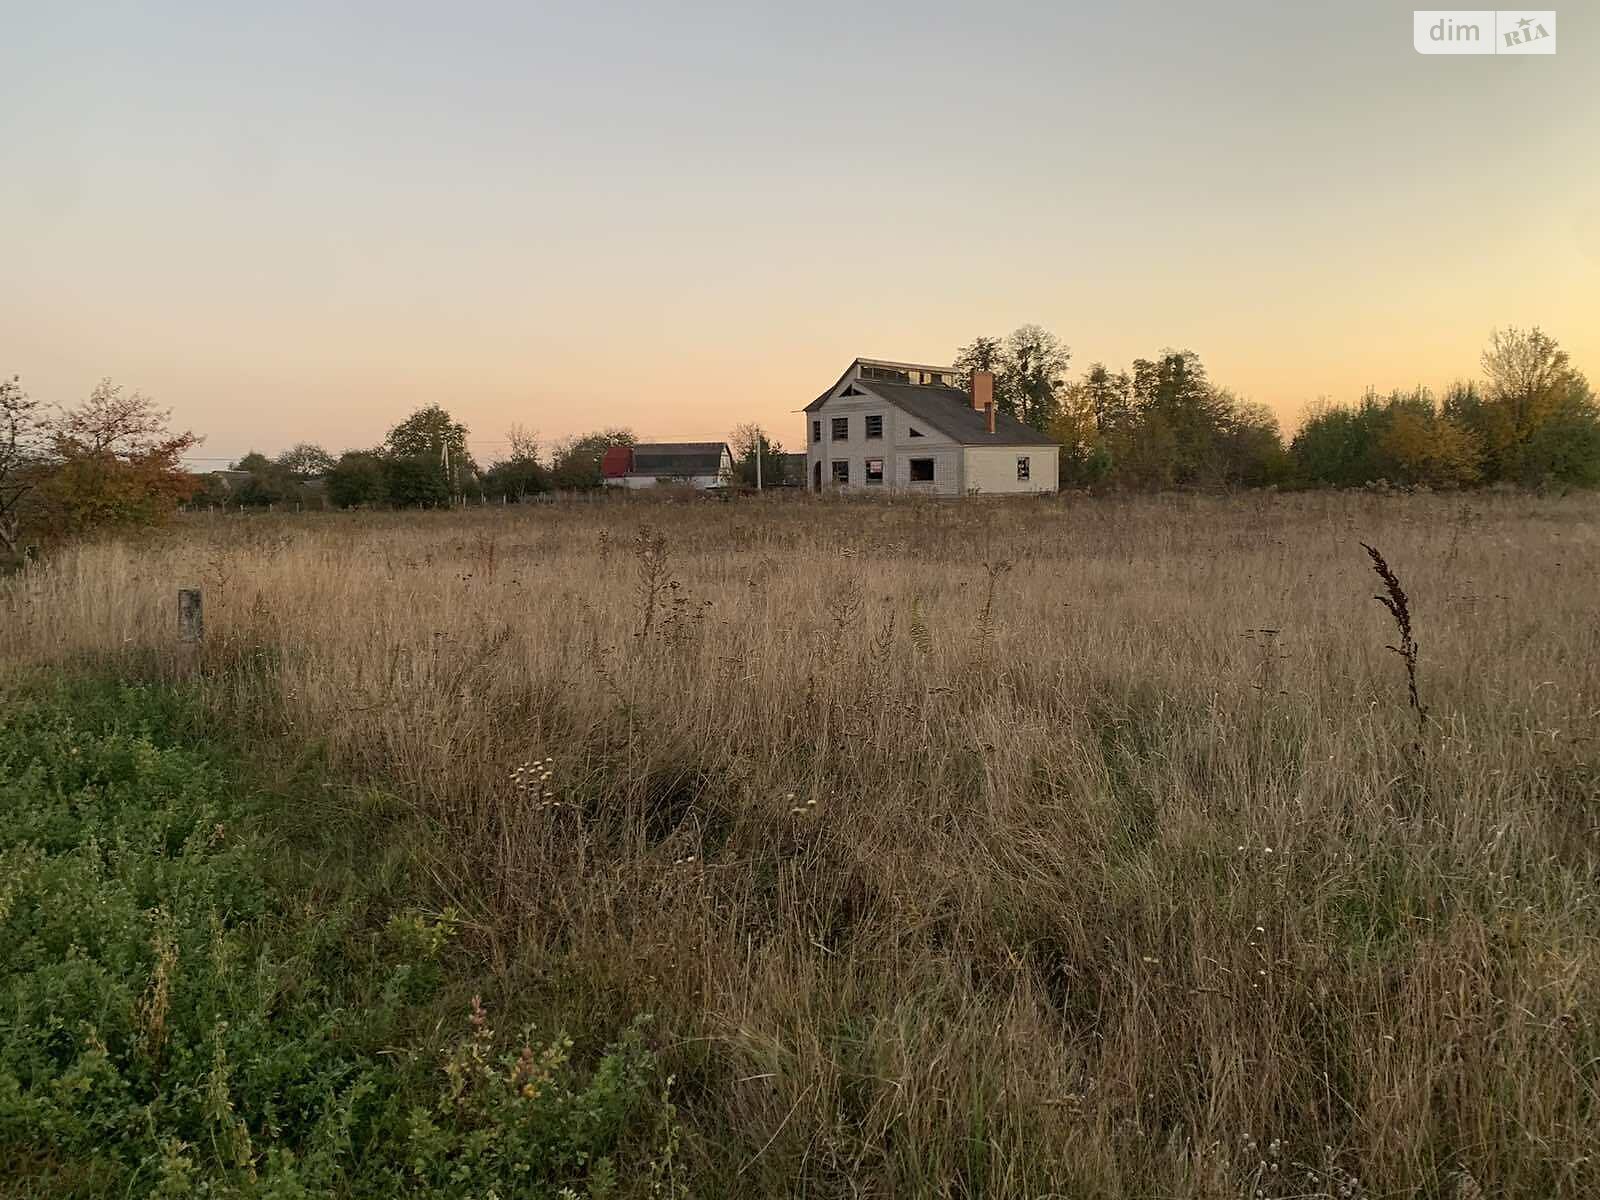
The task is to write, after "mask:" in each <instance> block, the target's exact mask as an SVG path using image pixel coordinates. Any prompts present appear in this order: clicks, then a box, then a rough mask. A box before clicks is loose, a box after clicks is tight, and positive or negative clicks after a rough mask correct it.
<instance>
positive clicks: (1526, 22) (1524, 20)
mask: <svg viewBox="0 0 1600 1200" xmlns="http://www.w3.org/2000/svg"><path fill="white" fill-rule="evenodd" d="M1532 24H1533V21H1532V19H1531V18H1528V17H1523V18H1522V20H1520V21H1518V22H1517V25H1518V26H1520V27H1521V28H1523V29H1526V28H1527V27H1528V26H1529V25H1532Z"/></svg>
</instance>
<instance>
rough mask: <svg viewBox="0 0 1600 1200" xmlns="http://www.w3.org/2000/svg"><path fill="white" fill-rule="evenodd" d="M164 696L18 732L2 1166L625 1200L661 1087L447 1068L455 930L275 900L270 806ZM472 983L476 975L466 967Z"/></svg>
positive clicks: (10, 808) (183, 1181)
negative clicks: (618, 1161)
mask: <svg viewBox="0 0 1600 1200" xmlns="http://www.w3.org/2000/svg"><path fill="white" fill-rule="evenodd" d="M187 720H188V718H187V715H186V713H185V711H184V710H183V708H182V706H181V705H177V704H174V703H173V702H172V701H171V699H170V696H168V695H167V694H163V693H160V692H157V691H154V690H151V689H139V688H125V689H106V688H103V687H102V688H98V689H81V688H80V689H76V690H74V691H73V692H71V693H69V692H66V691H56V692H53V693H50V694H47V695H37V696H32V697H28V698H24V699H23V700H22V701H21V703H19V704H16V705H13V706H12V707H11V711H10V712H9V713H8V714H7V715H6V716H5V717H3V718H0V1162H3V1163H7V1164H15V1165H13V1166H11V1167H10V1170H9V1172H8V1174H9V1176H10V1177H11V1178H12V1179H13V1181H16V1182H18V1183H20V1186H21V1188H22V1194H30V1192H31V1193H32V1194H39V1195H63V1194H68V1195H112V1194H115V1195H118V1196H127V1195H136V1196H141V1195H173V1196H177V1195H184V1196H187V1195H201V1194H212V1195H226V1196H274V1197H289V1196H301V1195H319V1196H320V1195H328V1194H336V1195H372V1196H380V1195H381V1196H393V1195H397V1194H426V1195H448V1196H462V1197H465V1196H487V1195H491V1194H497V1195H500V1196H503V1197H509V1196H545V1195H551V1196H553V1195H557V1194H559V1193H560V1191H561V1189H563V1188H571V1189H574V1190H575V1191H576V1192H577V1193H578V1194H591V1195H602V1194H606V1193H607V1192H608V1191H609V1190H610V1188H611V1187H612V1185H613V1183H614V1181H615V1179H616V1177H617V1167H616V1166H615V1165H614V1163H613V1157H614V1156H615V1154H616V1153H617V1151H618V1148H619V1147H620V1146H622V1145H623V1144H624V1141H625V1135H626V1134H628V1132H629V1130H630V1129H631V1128H632V1127H633V1125H634V1124H635V1123H636V1118H638V1117H640V1116H641V1115H642V1113H641V1110H642V1107H643V1102H644V1100H645V1097H646V1095H647V1092H648V1091H649V1087H650V1082H651V1079H652V1078H653V1076H654V1073H655V1063H654V1060H653V1057H652V1055H651V1054H650V1052H649V1051H648V1050H647V1049H646V1047H645V1045H644V1041H643V1038H642V1036H641V1034H640V1032H639V1029H638V1028H637V1026H635V1027H633V1028H630V1029H628V1030H627V1031H625V1033H624V1035H623V1036H622V1038H621V1040H620V1041H619V1043H618V1044H617V1045H616V1046H615V1047H614V1048H613V1049H611V1050H610V1051H609V1052H607V1053H606V1054H605V1055H604V1056H603V1057H602V1058H601V1060H600V1061H599V1063H598V1065H597V1066H596V1067H595V1068H594V1069H593V1070H592V1071H585V1070H580V1069H579V1067H578V1066H576V1065H575V1064H574V1063H573V1062H572V1061H571V1060H570V1058H569V1053H570V1050H571V1046H570V1043H569V1042H567V1041H566V1040H565V1039H564V1038H562V1037H561V1036H559V1035H554V1036H551V1037H548V1038H545V1039H543V1040H542V1041H541V1040H537V1039H535V1038H534V1036H533V1034H532V1032H531V1031H529V1032H528V1033H527V1034H526V1035H525V1036H524V1037H523V1039H521V1040H520V1041H519V1042H516V1043H514V1044H506V1043H503V1041H502V1040H501V1039H499V1038H496V1036H495V1035H494V1034H493V1032H492V1031H491V1030H490V1028H489V1025H488V1020H487V1015H486V1013H485V1012H484V1010H483V1008H482V1007H481V1005H480V1004H479V1003H478V1002H477V1000H476V999H474V1002H473V1007H472V1011H471V1014H470V1026H469V1027H468V1028H467V1032H466V1036H465V1037H464V1039H463V1040H462V1041H461V1042H460V1043H459V1044H458V1045H456V1046H454V1047H453V1048H451V1049H449V1050H448V1051H447V1052H446V1053H445V1055H444V1056H443V1061H442V1069H441V1061H440V1057H439V1056H438V1055H437V1054H435V1053H430V1052H429V1050H428V1047H427V1045H426V1043H425V1041H424V1038H423V1035H422V1034H421V1033H420V1032H419V1030H425V1029H426V1028H428V1022H427V1021H422V1020H418V1015H419V1013H422V1012H424V1011H425V1010H426V1011H433V1010H430V1009H428V1006H430V1005H432V1006H434V1008H435V1009H436V1007H437V1005H438V1004H439V1003H440V1002H441V998H442V996H443V994H444V993H443V985H444V983H445V979H446V969H447V967H448V968H449V969H451V970H462V969H464V968H470V963H469V962H468V963H463V962H462V961H461V956H460V955H459V954H457V953H456V951H455V950H454V949H453V947H452V937H451V935H452V932H453V929H454V925H455V921H454V918H453V914H450V913H445V914H442V915H429V914H426V913H422V912H419V911H415V910H413V911H402V912H393V911H391V912H390V913H389V914H388V915H387V916H386V917H381V918H380V917H378V916H375V915H374V913H373V912H372V911H371V907H370V906H368V905H366V904H365V903H364V898H363V897H362V896H361V895H360V894H359V893H358V892H356V891H355V890H354V889H350V892H351V894H348V895H340V896H336V897H335V898H334V899H332V900H331V902H330V900H329V895H330V893H329V891H328V889H325V888H319V889H318V890H317V891H315V892H313V891H311V890H309V889H304V890H300V891H294V890H285V889H283V888H282V887H281V886H274V884H273V882H272V879H271V877H270V876H269V875H267V874H266V873H265V872H264V870H263V864H264V863H266V862H268V861H271V859H270V856H271V855H273V854H274V853H275V847H274V845H273V844H272V842H271V841H270V840H269V837H270V828H269V822H268V821H266V820H265V819H264V815H263V814H264V812H265V811H266V809H265V806H264V804H263V801H262V796H261V793H260V790H259V789H258V788H257V789H253V788H252V787H251V786H250V783H249V781H248V779H246V778H243V777H242V773H241V771H240V767H239V764H238V763H236V762H233V761H230V760H228V759H225V758H223V757H221V756H219V755H217V754H215V753H208V752H204V751H202V750H200V749H197V748H196V747H195V745H194V744H193V743H192V741H191V742H188V743H186V742H185V740H184V738H183V737H182V736H180V732H179V731H180V730H181V729H182V728H183V727H184V726H185V724H186V722H187ZM452 955H456V957H455V958H452V957H451V956H452Z"/></svg>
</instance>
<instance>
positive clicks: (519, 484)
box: [483, 425, 550, 500]
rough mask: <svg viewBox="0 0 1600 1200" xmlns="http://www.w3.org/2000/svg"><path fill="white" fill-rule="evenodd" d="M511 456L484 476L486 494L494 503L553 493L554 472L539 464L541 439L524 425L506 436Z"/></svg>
mask: <svg viewBox="0 0 1600 1200" xmlns="http://www.w3.org/2000/svg"><path fill="white" fill-rule="evenodd" d="M506 441H507V444H508V445H509V447H510V453H509V454H508V455H507V456H506V457H505V458H503V459H501V460H500V461H499V462H497V463H495V464H494V465H493V466H491V467H490V468H489V469H488V470H487V471H486V472H484V475H483V492H484V495H486V496H487V497H489V498H490V499H491V500H523V499H525V498H527V497H528V496H534V495H538V494H539V493H540V492H548V491H549V490H550V472H549V471H547V470H545V468H544V465H543V464H542V463H540V461H539V436H538V434H536V433H533V432H531V431H529V430H527V429H525V428H523V427H522V426H521V425H513V426H512V427H511V429H510V431H509V432H508V433H507V435H506Z"/></svg>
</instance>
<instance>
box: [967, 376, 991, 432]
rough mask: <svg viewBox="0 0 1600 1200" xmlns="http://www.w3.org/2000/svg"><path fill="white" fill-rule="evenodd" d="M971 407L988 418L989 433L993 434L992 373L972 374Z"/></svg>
mask: <svg viewBox="0 0 1600 1200" xmlns="http://www.w3.org/2000/svg"><path fill="white" fill-rule="evenodd" d="M972 407H973V408H975V409H977V410H978V411H979V412H981V413H982V414H983V415H984V416H986V417H988V418H989V432H990V433H993V432H994V372H993V371H974V372H973V373H972Z"/></svg>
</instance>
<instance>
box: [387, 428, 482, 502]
mask: <svg viewBox="0 0 1600 1200" xmlns="http://www.w3.org/2000/svg"><path fill="white" fill-rule="evenodd" d="M383 447H384V452H385V454H386V455H387V456H388V457H389V458H390V459H392V460H394V461H395V462H397V463H398V462H402V461H403V462H406V463H407V464H409V465H407V466H405V467H404V468H396V469H395V470H394V471H391V472H390V473H389V485H390V486H389V493H390V495H389V498H390V500H391V501H392V502H393V503H395V504H404V505H411V504H424V503H432V501H431V500H428V499H424V498H423V497H425V496H428V497H431V496H432V495H433V494H434V493H435V492H441V493H442V494H443V495H444V496H445V498H446V499H448V498H449V497H450V496H452V495H456V494H459V493H461V492H464V491H473V490H475V489H476V486H477V484H476V480H477V474H478V468H477V464H475V463H474V462H473V461H472V456H471V455H470V454H468V453H467V427H466V426H465V425H463V424H461V423H460V422H459V421H456V420H455V419H453V418H452V417H451V416H450V414H449V413H447V412H446V411H445V410H444V409H443V408H442V407H440V406H439V405H437V404H430V405H427V406H426V407H424V408H419V409H417V411H416V412H414V413H412V414H411V415H410V416H409V417H407V418H406V419H405V420H404V421H401V422H400V424H398V425H396V426H395V427H394V428H393V429H391V430H389V436H388V437H387V438H385V439H384V443H383ZM429 464H431V466H429V469H431V470H433V471H434V472H436V473H437V474H438V476H439V478H438V483H437V487H435V486H434V485H432V484H426V485H425V484H424V483H423V481H422V479H421V472H422V471H423V469H424V466H425V465H429ZM397 487H398V488H399V489H400V490H399V491H397V490H396V488H397ZM402 491H403V492H404V494H405V495H406V496H408V497H412V499H401V498H400V495H401V492H402Z"/></svg>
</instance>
